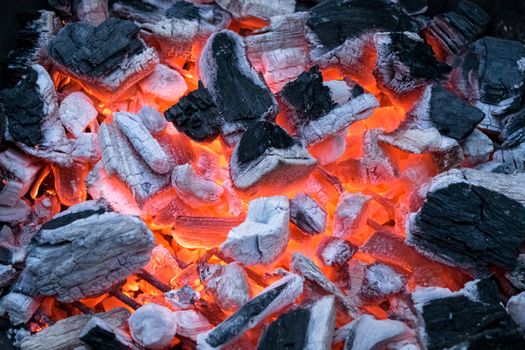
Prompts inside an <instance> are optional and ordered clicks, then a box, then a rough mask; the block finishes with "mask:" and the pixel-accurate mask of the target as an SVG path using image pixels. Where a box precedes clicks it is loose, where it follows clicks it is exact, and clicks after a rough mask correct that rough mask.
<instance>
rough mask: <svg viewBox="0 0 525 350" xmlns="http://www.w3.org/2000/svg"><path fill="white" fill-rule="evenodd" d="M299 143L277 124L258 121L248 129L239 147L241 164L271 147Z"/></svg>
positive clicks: (285, 147) (283, 146) (238, 157)
mask: <svg viewBox="0 0 525 350" xmlns="http://www.w3.org/2000/svg"><path fill="white" fill-rule="evenodd" d="M294 144H297V141H295V140H294V139H293V138H292V137H291V136H290V135H288V133H287V132H286V131H285V130H284V129H283V128H281V127H279V126H278V125H276V124H273V123H269V122H258V123H255V124H254V126H253V127H252V128H250V129H248V130H247V131H246V132H245V133H244V135H243V137H242V138H241V141H240V142H239V147H238V148H237V152H238V153H237V154H238V155H237V159H238V160H239V165H240V166H243V164H245V163H248V162H250V161H253V160H255V159H257V158H259V157H260V156H261V155H263V154H264V152H266V151H267V150H268V149H269V148H277V149H287V148H290V147H292V146H293V145H294Z"/></svg>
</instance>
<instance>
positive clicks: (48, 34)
mask: <svg viewBox="0 0 525 350" xmlns="http://www.w3.org/2000/svg"><path fill="white" fill-rule="evenodd" d="M59 28H60V19H59V18H57V16H56V14H55V13H54V12H52V11H45V10H40V11H37V12H34V13H28V14H27V22H26V25H25V27H24V28H23V29H22V30H20V31H19V32H18V34H17V47H16V48H15V49H14V50H12V51H10V52H9V55H8V56H7V69H8V71H9V77H8V79H12V78H16V79H20V78H21V77H22V75H24V74H25V73H26V71H27V68H28V67H31V65H33V64H36V63H39V64H44V63H45V61H46V60H47V57H46V48H47V46H48V45H49V42H50V40H51V39H52V38H53V36H54V35H55V34H56V33H57V32H58V29H59Z"/></svg>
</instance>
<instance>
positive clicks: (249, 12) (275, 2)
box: [215, 0, 295, 19]
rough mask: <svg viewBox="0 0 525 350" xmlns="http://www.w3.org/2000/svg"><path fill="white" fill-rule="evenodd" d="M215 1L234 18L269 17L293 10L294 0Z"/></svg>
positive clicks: (289, 12)
mask: <svg viewBox="0 0 525 350" xmlns="http://www.w3.org/2000/svg"><path fill="white" fill-rule="evenodd" d="M215 3H216V4H217V5H219V6H220V7H222V8H223V9H224V10H226V11H228V12H229V13H231V14H232V15H233V17H234V18H236V19H239V18H251V17H257V18H261V19H270V18H271V17H273V16H276V15H283V14H291V13H293V12H294V11H295V0H216V1H215Z"/></svg>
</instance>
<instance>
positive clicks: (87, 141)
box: [71, 132, 100, 166]
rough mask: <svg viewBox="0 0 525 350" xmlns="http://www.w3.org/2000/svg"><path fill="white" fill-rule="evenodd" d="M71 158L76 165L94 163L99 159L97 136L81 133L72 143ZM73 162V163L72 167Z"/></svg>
mask: <svg viewBox="0 0 525 350" xmlns="http://www.w3.org/2000/svg"><path fill="white" fill-rule="evenodd" d="M71 157H72V158H73V160H74V161H75V162H77V163H86V162H87V163H96V162H97V161H98V160H99V159H100V146H99V144H98V137H97V134H93V133H87V132H84V133H81V134H80V135H79V136H78V138H76V139H75V140H74V141H73V149H72V150H71ZM75 162H73V166H74V165H75Z"/></svg>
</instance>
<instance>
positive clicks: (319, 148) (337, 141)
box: [309, 129, 348, 165]
mask: <svg viewBox="0 0 525 350" xmlns="http://www.w3.org/2000/svg"><path fill="white" fill-rule="evenodd" d="M347 132H348V129H343V130H341V131H339V132H337V133H335V134H333V135H330V136H328V137H327V138H325V139H324V140H323V141H321V142H319V143H318V144H316V145H314V146H313V147H312V148H310V149H309V151H310V153H311V154H312V155H313V156H314V157H315V159H317V161H318V162H319V164H321V165H326V164H330V163H333V162H335V161H336V160H338V159H339V158H341V157H342V156H343V154H344V153H345V151H346V146H347V145H346V134H347Z"/></svg>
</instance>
